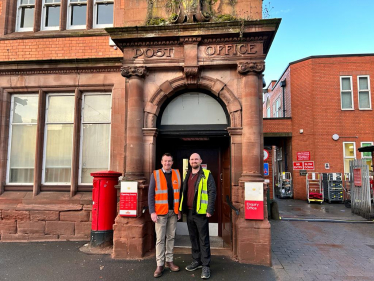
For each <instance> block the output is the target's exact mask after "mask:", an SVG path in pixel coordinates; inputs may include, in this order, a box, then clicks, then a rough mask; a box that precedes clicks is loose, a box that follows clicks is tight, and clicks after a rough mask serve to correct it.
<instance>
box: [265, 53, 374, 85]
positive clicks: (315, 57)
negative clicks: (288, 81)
mask: <svg viewBox="0 0 374 281" xmlns="http://www.w3.org/2000/svg"><path fill="white" fill-rule="evenodd" d="M368 56H370V57H372V56H374V53H364V54H341V55H317V56H309V57H305V58H302V59H299V60H295V61H292V62H290V63H289V64H288V65H287V67H286V68H285V69H284V70H283V72H282V74H281V75H280V76H279V79H278V80H277V82H276V83H275V84H274V86H273V88H271V90H274V89H275V87H276V86H277V85H278V83H279V81H280V79H281V78H282V76H283V75H284V73H285V72H286V71H287V69H288V68H289V67H290V66H291V65H293V64H296V63H299V62H303V61H307V60H310V59H321V58H337V57H368ZM271 81H274V80H271ZM271 81H270V83H271ZM270 83H269V85H270Z"/></svg>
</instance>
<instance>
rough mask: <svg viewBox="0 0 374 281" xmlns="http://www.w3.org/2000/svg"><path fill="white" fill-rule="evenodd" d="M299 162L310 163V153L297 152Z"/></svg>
mask: <svg viewBox="0 0 374 281" xmlns="http://www.w3.org/2000/svg"><path fill="white" fill-rule="evenodd" d="M297 161H310V151H299V152H297Z"/></svg>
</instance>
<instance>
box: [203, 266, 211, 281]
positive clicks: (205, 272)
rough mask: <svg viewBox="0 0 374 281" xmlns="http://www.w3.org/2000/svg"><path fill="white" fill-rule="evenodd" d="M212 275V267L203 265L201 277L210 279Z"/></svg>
mask: <svg viewBox="0 0 374 281" xmlns="http://www.w3.org/2000/svg"><path fill="white" fill-rule="evenodd" d="M209 277H210V267H209V266H203V270H202V271H201V278H202V279H208V278H209Z"/></svg>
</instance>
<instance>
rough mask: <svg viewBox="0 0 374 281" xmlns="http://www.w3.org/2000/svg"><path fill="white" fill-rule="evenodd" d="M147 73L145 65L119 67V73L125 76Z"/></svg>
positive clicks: (140, 75)
mask: <svg viewBox="0 0 374 281" xmlns="http://www.w3.org/2000/svg"><path fill="white" fill-rule="evenodd" d="M146 74H147V68H146V67H145V66H123V67H121V75H122V76H123V77H126V78H130V77H133V76H137V77H142V78H144V76H145V75H146Z"/></svg>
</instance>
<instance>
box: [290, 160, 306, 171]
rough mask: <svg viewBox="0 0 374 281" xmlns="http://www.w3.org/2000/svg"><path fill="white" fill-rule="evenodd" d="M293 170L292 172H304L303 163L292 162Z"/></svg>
mask: <svg viewBox="0 0 374 281" xmlns="http://www.w3.org/2000/svg"><path fill="white" fill-rule="evenodd" d="M293 169H294V170H304V165H303V162H295V161H294V162H293Z"/></svg>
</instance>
